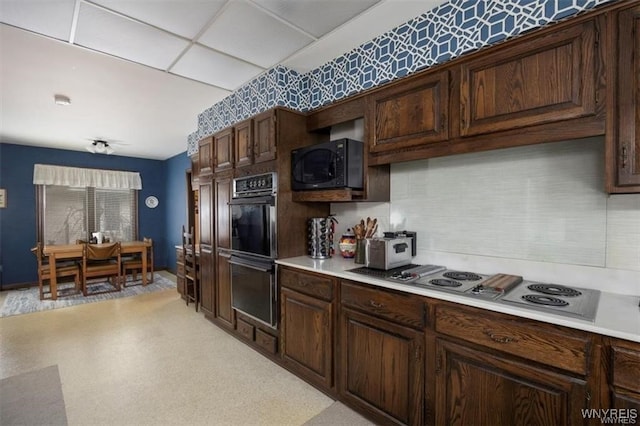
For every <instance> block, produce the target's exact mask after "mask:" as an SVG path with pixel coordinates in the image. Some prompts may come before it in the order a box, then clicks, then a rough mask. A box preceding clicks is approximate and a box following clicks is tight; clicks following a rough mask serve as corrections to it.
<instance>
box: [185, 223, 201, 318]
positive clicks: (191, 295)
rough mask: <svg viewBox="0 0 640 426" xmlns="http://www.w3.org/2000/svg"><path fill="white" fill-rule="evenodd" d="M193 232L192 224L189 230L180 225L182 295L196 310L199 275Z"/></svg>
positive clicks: (198, 295) (198, 297)
mask: <svg viewBox="0 0 640 426" xmlns="http://www.w3.org/2000/svg"><path fill="white" fill-rule="evenodd" d="M194 241H195V238H194V232H193V226H192V227H191V230H190V232H187V231H186V230H185V227H184V225H183V226H182V252H183V253H184V279H185V284H184V296H185V300H186V301H187V306H189V302H193V303H194V305H195V307H196V312H198V305H199V304H200V277H199V270H198V262H197V259H196V246H195V243H194Z"/></svg>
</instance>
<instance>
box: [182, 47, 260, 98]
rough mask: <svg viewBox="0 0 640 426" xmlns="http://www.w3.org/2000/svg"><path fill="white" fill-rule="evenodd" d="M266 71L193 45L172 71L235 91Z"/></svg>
mask: <svg viewBox="0 0 640 426" xmlns="http://www.w3.org/2000/svg"><path fill="white" fill-rule="evenodd" d="M263 71H264V69H262V68H260V67H257V66H254V65H251V64H248V63H246V62H242V61H239V60H238V59H235V58H233V57H231V56H228V55H224V54H222V53H218V52H215V51H213V50H211V49H209V48H206V47H203V46H200V45H193V46H192V47H191V48H190V49H189V50H188V51H187V52H186V53H185V54H184V55H183V56H182V57H181V58H180V60H179V61H178V62H177V63H176V64H175V66H174V67H173V68H172V69H171V72H172V73H174V74H178V75H182V76H184V77H188V78H192V79H194V80H200V81H203V82H206V83H209V84H213V85H214V86H218V87H221V88H224V89H227V90H235V89H237V88H238V87H239V86H241V85H242V84H243V83H245V82H247V80H250V79H251V78H253V77H255V76H257V75H258V74H260V73H261V72H263Z"/></svg>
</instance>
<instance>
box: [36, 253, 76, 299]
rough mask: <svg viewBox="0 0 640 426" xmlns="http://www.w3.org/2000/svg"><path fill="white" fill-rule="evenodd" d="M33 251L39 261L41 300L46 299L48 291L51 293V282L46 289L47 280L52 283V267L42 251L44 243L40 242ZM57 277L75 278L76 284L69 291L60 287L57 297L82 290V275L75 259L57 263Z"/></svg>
mask: <svg viewBox="0 0 640 426" xmlns="http://www.w3.org/2000/svg"><path fill="white" fill-rule="evenodd" d="M31 252H32V253H33V254H34V255H35V256H36V260H37V262H38V288H39V291H40V300H44V299H45V295H46V294H47V293H49V294H50V293H51V285H50V284H49V291H48V292H47V291H46V290H45V286H46V284H45V282H46V281H48V282H49V283H51V267H50V265H49V259H48V257H47V256H45V255H44V253H43V251H42V243H41V242H38V243H37V244H36V246H35V247H34V248H32V249H31ZM56 278H57V279H69V278H73V282H74V284H75V286H74V289H73V290H74V291H72V292H68V291H66V289H63V290H62V291H61V289H60V287H58V290H57V292H58V294H57V295H56V296H57V297H60V296H70V295H73V294H78V293H80V291H81V285H82V283H81V277H80V267H79V266H78V264H77V263H76V262H75V261H62V262H57V264H56Z"/></svg>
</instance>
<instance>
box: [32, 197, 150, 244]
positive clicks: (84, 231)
mask: <svg viewBox="0 0 640 426" xmlns="http://www.w3.org/2000/svg"><path fill="white" fill-rule="evenodd" d="M37 188H38V195H39V197H38V200H39V203H38V224H39V226H38V241H43V242H44V243H45V244H73V243H75V242H76V240H89V239H90V238H91V235H92V233H94V232H102V233H103V235H104V236H105V238H109V239H110V240H111V241H133V240H136V239H137V235H138V206H137V199H138V196H137V191H136V190H134V189H103V188H91V187H88V188H74V187H69V186H58V185H38V186H37Z"/></svg>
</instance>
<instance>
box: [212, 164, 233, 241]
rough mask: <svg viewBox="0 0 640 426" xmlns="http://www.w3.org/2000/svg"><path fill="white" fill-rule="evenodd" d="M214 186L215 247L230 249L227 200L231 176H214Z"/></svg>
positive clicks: (229, 217)
mask: <svg viewBox="0 0 640 426" xmlns="http://www.w3.org/2000/svg"><path fill="white" fill-rule="evenodd" d="M215 187H216V189H215V191H216V192H215V197H216V198H215V208H216V212H215V216H216V247H217V248H219V249H220V248H223V249H230V248H231V216H230V214H231V213H230V208H229V201H230V199H231V177H230V176H224V177H220V176H216V181H215Z"/></svg>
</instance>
